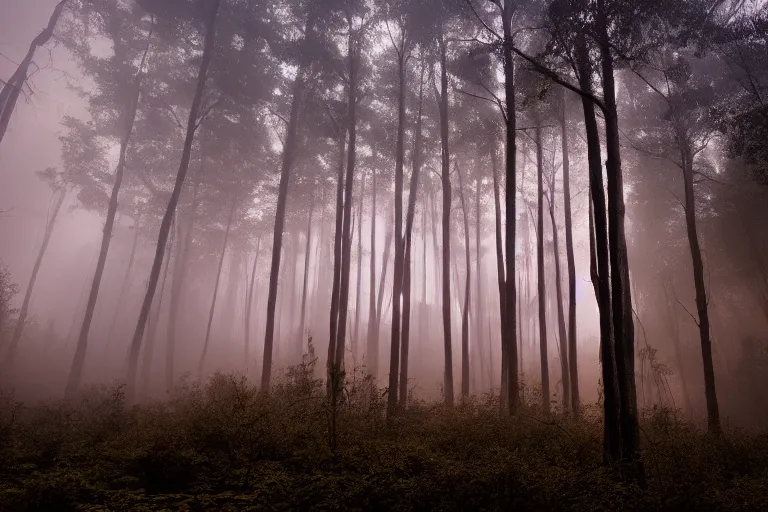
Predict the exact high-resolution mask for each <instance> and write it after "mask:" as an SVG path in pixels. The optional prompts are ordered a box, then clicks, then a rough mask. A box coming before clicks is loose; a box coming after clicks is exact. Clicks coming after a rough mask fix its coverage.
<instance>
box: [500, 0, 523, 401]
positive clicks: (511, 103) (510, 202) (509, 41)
mask: <svg viewBox="0 0 768 512" xmlns="http://www.w3.org/2000/svg"><path fill="white" fill-rule="evenodd" d="M515 8H516V7H515V2H511V1H505V2H504V10H503V12H502V25H503V27H504V47H503V48H504V49H503V52H502V53H503V60H504V101H505V106H506V137H507V148H506V149H507V163H506V190H505V191H506V194H505V201H506V206H507V208H506V211H505V217H506V224H505V228H506V240H505V245H506V255H507V259H506V275H505V278H506V282H505V285H504V288H505V294H504V309H505V316H504V318H503V319H502V320H504V321H505V322H506V324H507V325H506V329H505V330H504V331H503V335H504V337H505V339H504V340H503V341H502V343H505V344H506V345H507V358H508V362H507V373H508V376H507V377H508V378H507V385H508V388H509V389H508V391H507V400H508V401H509V414H511V415H515V414H517V409H518V406H519V404H520V383H519V376H518V374H517V340H516V339H515V338H516V337H517V327H516V326H517V311H515V305H516V301H517V290H516V285H517V282H516V280H515V253H516V251H515V245H516V243H517V240H516V239H515V221H516V215H517V204H516V200H517V199H516V193H517V141H516V137H517V121H516V106H515V63H514V60H513V58H512V45H513V44H514V41H513V39H514V35H513V33H512V15H513V14H514V11H515Z"/></svg>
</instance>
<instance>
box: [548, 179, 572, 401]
mask: <svg viewBox="0 0 768 512" xmlns="http://www.w3.org/2000/svg"><path fill="white" fill-rule="evenodd" d="M556 183H557V180H556V176H555V172H554V171H553V172H552V181H551V186H550V187H549V190H550V194H551V196H552V197H551V198H550V201H549V218H550V221H551V222H552V247H553V249H554V250H553V255H552V256H553V258H554V260H555V294H556V295H557V296H556V297H555V299H556V303H557V327H558V334H559V338H560V339H559V347H560V375H561V380H562V383H563V412H568V411H569V410H570V408H571V386H570V384H571V380H570V375H569V368H570V366H569V364H568V334H567V332H566V329H565V312H564V308H563V285H562V278H561V276H560V243H559V237H558V232H557V220H556V219H555V198H556V197H557V194H556V192H555V186H556Z"/></svg>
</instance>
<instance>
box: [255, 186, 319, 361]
mask: <svg viewBox="0 0 768 512" xmlns="http://www.w3.org/2000/svg"><path fill="white" fill-rule="evenodd" d="M323 206H324V205H323ZM314 212H315V195H314V194H312V198H311V200H310V203H309V216H308V217H307V242H306V247H307V250H306V252H305V253H304V283H303V284H302V290H301V320H300V323H299V340H298V341H299V343H298V345H299V347H300V348H301V350H300V352H303V351H304V327H305V325H306V321H307V294H308V293H309V256H310V250H311V249H312V216H313V214H314ZM254 270H255V268H254Z"/></svg>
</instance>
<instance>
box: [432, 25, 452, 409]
mask: <svg viewBox="0 0 768 512" xmlns="http://www.w3.org/2000/svg"><path fill="white" fill-rule="evenodd" d="M447 67H448V62H447V56H446V42H445V39H444V38H443V35H442V33H441V35H440V91H439V92H437V91H436V96H437V98H438V102H439V103H438V107H439V111H440V147H441V176H440V177H441V182H442V186H443V222H442V224H443V226H442V227H443V266H442V271H443V304H442V307H443V348H444V350H445V385H444V386H445V387H444V392H445V404H446V405H447V406H448V407H453V346H452V342H451V153H450V150H449V148H448V134H449V123H448V69H447Z"/></svg>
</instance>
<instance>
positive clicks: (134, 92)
mask: <svg viewBox="0 0 768 512" xmlns="http://www.w3.org/2000/svg"><path fill="white" fill-rule="evenodd" d="M116 14H117V13H115V12H114V9H112V10H110V11H107V12H106V13H105V18H103V20H104V21H103V23H104V25H105V26H106V32H107V33H108V34H109V35H110V38H111V39H112V41H113V46H114V57H113V60H114V62H115V69H116V70H117V73H118V76H119V77H120V78H121V79H124V80H128V83H129V84H130V86H129V90H128V91H127V93H126V100H125V102H124V104H123V105H122V108H121V109H120V112H119V113H118V116H119V119H120V121H121V122H120V124H122V127H121V135H120V154H119V157H118V162H117V168H116V170H115V180H114V183H113V185H112V193H111V195H110V198H109V206H108V209H107V217H106V220H105V222H104V234H103V236H102V239H101V248H100V250H99V257H98V260H97V262H96V271H95V272H94V276H93V281H92V283H91V291H90V293H89V295H88V303H87V305H86V309H85V316H84V318H83V323H82V327H81V328H80V336H79V337H78V341H77V349H76V352H75V357H74V360H73V361H72V368H71V371H70V374H69V378H68V380H67V386H66V390H65V394H66V395H67V396H72V395H73V394H74V393H75V392H76V391H77V389H78V388H79V386H80V381H81V379H82V373H83V366H84V363H85V354H86V350H87V347H88V334H89V332H90V329H91V321H92V320H93V314H94V311H95V309H96V300H97V299H98V295H99V288H100V286H101V278H102V275H103V274H104V266H105V264H106V262H107V252H108V251H109V244H110V241H111V239H112V229H113V227H114V223H115V216H116V214H117V207H118V195H119V193H120V187H121V186H122V183H123V174H124V172H125V162H126V156H127V153H128V145H129V143H130V140H131V134H132V133H133V127H134V122H135V121H136V112H137V110H138V108H139V97H140V95H141V87H142V80H143V77H144V74H145V66H146V63H147V58H148V56H149V50H150V42H151V39H152V32H153V29H154V20H153V22H152V26H151V27H150V28H149V30H148V35H147V36H146V45H145V47H144V50H143V54H142V56H141V60H140V62H139V65H138V68H137V69H136V70H135V71H134V70H132V61H131V59H132V58H135V56H132V55H130V54H129V45H128V42H127V41H125V40H124V39H122V36H123V34H122V33H121V32H122V31H123V30H124V26H123V25H124V24H129V23H131V20H130V19H124V20H123V21H122V22H120V21H118V20H120V17H118V16H116ZM88 50H90V49H88ZM131 74H133V77H132V78H130V77H131ZM169 222H170V219H169ZM158 272H159V268H158Z"/></svg>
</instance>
